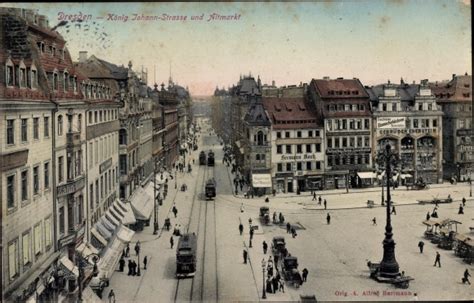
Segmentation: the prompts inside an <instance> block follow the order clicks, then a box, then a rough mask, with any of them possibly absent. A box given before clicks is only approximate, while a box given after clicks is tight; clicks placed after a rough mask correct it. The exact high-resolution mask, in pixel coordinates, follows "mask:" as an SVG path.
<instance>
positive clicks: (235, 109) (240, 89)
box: [230, 75, 261, 167]
mask: <svg viewBox="0 0 474 303" xmlns="http://www.w3.org/2000/svg"><path fill="white" fill-rule="evenodd" d="M260 86H261V82H260V78H258V81H255V78H254V77H252V76H251V75H249V76H245V77H243V78H242V76H241V77H240V81H239V83H238V84H237V86H234V87H232V89H231V91H230V93H231V95H232V101H231V117H232V119H231V129H232V137H231V142H233V144H234V146H233V149H234V155H235V160H236V164H237V166H238V167H242V166H243V165H244V154H243V148H242V142H241V140H242V139H243V138H244V137H245V135H246V134H245V132H244V124H243V123H242V122H243V119H244V117H245V115H246V114H247V112H248V110H249V107H250V99H251V98H253V97H254V96H261V91H260Z"/></svg>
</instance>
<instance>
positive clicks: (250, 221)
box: [249, 218, 252, 227]
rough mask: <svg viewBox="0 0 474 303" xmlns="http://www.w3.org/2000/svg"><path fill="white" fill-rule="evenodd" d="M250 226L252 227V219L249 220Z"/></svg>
mask: <svg viewBox="0 0 474 303" xmlns="http://www.w3.org/2000/svg"><path fill="white" fill-rule="evenodd" d="M249 225H250V227H252V218H249Z"/></svg>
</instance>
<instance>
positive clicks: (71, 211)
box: [58, 195, 84, 236]
mask: <svg viewBox="0 0 474 303" xmlns="http://www.w3.org/2000/svg"><path fill="white" fill-rule="evenodd" d="M73 199H74V201H73V202H72V203H67V206H61V207H59V219H58V223H59V234H60V236H63V235H64V234H65V232H66V230H65V228H66V221H65V220H66V215H65V209H66V208H65V207H67V223H68V224H67V226H68V230H69V231H74V230H75V228H76V226H77V225H78V224H80V223H82V222H83V219H84V197H83V196H82V195H79V196H78V197H77V198H73Z"/></svg>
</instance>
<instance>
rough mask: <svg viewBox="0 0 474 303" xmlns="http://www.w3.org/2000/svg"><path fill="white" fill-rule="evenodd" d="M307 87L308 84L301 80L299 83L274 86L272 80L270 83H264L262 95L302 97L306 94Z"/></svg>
mask: <svg viewBox="0 0 474 303" xmlns="http://www.w3.org/2000/svg"><path fill="white" fill-rule="evenodd" d="M307 89H308V84H307V83H303V82H301V83H300V84H299V85H286V86H281V87H276V86H275V81H272V85H266V84H264V85H263V86H262V96H263V97H274V98H303V97H305V96H306V93H307Z"/></svg>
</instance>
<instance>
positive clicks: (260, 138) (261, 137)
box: [257, 131, 263, 145]
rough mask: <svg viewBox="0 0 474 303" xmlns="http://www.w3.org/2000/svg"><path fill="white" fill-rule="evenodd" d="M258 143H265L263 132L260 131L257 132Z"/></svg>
mask: <svg viewBox="0 0 474 303" xmlns="http://www.w3.org/2000/svg"><path fill="white" fill-rule="evenodd" d="M257 145H263V132H262V131H259V132H258V133H257Z"/></svg>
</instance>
